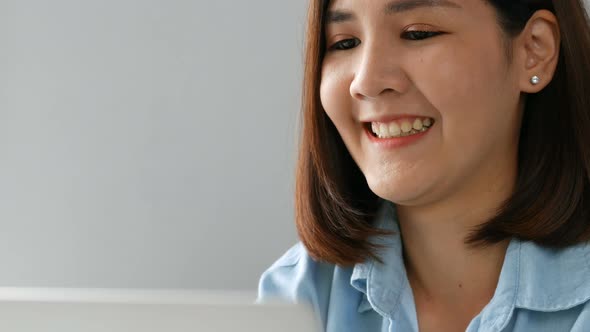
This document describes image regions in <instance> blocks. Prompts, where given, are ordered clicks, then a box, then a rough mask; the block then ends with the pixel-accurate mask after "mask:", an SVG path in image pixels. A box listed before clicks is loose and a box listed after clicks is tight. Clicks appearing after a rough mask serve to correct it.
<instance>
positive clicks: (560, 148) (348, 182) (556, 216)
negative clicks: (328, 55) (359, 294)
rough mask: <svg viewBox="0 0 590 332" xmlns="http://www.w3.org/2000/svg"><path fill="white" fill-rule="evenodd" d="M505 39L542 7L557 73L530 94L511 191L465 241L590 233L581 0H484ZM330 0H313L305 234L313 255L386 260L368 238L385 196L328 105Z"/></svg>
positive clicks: (302, 174) (571, 237)
mask: <svg viewBox="0 0 590 332" xmlns="http://www.w3.org/2000/svg"><path fill="white" fill-rule="evenodd" d="M485 1H486V2H487V3H489V4H490V5H492V6H493V7H494V8H495V10H496V12H497V14H498V22H499V25H500V26H501V27H502V30H503V31H504V34H505V36H506V37H507V38H512V37H514V36H516V35H518V33H519V32H520V31H522V29H523V28H524V26H525V25H526V23H527V21H528V19H529V18H530V17H531V15H532V14H533V13H534V12H535V11H537V10H539V9H547V10H550V11H551V12H553V13H554V14H555V15H556V17H557V19H558V22H559V25H560V31H561V46H560V57H559V60H558V61H559V62H558V65H557V68H556V72H555V76H554V78H553V80H552V81H551V82H550V83H549V85H548V86H547V87H545V89H543V90H542V91H541V92H539V93H537V94H531V95H528V96H527V101H526V106H525V110H524V115H523V116H524V117H523V123H522V128H521V133H520V142H519V155H518V177H517V181H516V187H515V190H514V192H513V194H512V196H511V197H510V198H509V199H508V200H507V201H506V202H504V203H503V204H502V206H501V207H500V208H499V209H498V211H497V214H496V215H495V216H494V217H493V218H491V219H490V220H489V221H487V222H486V223H484V224H482V225H481V226H479V227H478V228H477V229H474V230H473V232H472V233H471V235H470V236H469V237H468V238H467V239H465V242H466V243H467V244H469V245H472V246H485V245H487V244H493V243H497V242H500V241H502V240H504V239H507V238H510V237H513V236H515V237H518V238H521V239H523V240H531V241H535V242H536V243H538V244H540V245H544V246H549V247H565V246H569V245H572V244H575V243H579V242H582V241H587V240H590V218H589V217H590V215H589V210H590V24H589V20H588V14H587V13H586V11H585V9H584V5H583V3H582V2H581V1H582V0H555V1H551V0H485ZM328 5H329V0H310V3H309V9H308V22H307V33H306V36H307V38H306V53H305V72H304V82H303V93H302V122H303V123H302V132H301V138H300V145H299V160H298V165H297V174H296V193H295V213H296V216H295V218H296V223H297V230H298V233H299V237H300V239H301V240H302V242H303V243H304V245H305V246H306V248H307V250H308V252H309V253H310V255H311V256H312V257H314V258H315V259H318V260H322V261H327V262H331V263H334V264H338V265H342V266H346V265H352V264H355V263H359V262H362V261H364V260H366V259H367V258H369V257H371V258H375V259H377V260H379V256H378V254H377V249H379V247H378V246H376V245H374V244H373V243H372V242H370V241H369V238H370V237H371V236H375V235H389V234H390V233H388V232H385V231H383V230H380V229H378V228H376V227H375V226H374V225H373V220H374V217H375V214H376V212H377V208H378V207H379V205H380V204H381V202H382V199H380V198H379V197H377V196H376V195H375V194H374V193H373V192H372V191H371V190H370V189H369V187H368V185H367V183H366V180H365V178H364V176H363V174H362V173H361V171H360V170H359V168H358V167H357V165H356V164H355V162H354V161H353V159H352V157H351V156H350V154H349V153H348V151H347V149H346V147H345V146H344V143H343V141H342V139H341V138H340V135H339V134H338V132H337V130H336V128H335V126H334V125H333V123H332V122H331V121H330V119H329V118H328V117H327V115H326V113H325V111H324V110H323V108H322V105H321V102H320V97H319V86H320V73H321V65H322V61H323V55H324V52H325V40H324V38H325V36H324V15H325V13H326V10H327V7H328Z"/></svg>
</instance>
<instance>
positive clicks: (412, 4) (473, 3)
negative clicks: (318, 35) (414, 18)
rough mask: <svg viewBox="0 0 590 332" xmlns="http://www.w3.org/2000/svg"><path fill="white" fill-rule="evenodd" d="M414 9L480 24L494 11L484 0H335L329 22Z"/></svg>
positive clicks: (336, 23) (327, 16)
mask: <svg viewBox="0 0 590 332" xmlns="http://www.w3.org/2000/svg"><path fill="white" fill-rule="evenodd" d="M413 13H429V15H430V14H433V15H436V16H438V17H447V18H452V20H457V19H459V18H461V20H466V21H471V24H476V25H477V24H480V23H482V22H485V21H486V19H488V18H489V17H490V14H494V11H493V8H492V7H491V6H489V3H488V2H487V1H484V0H332V1H330V2H329V4H328V8H327V13H326V21H325V23H326V24H327V25H328V26H332V25H338V23H346V22H355V21H357V20H359V18H361V17H367V18H369V17H371V19H372V18H377V17H379V16H381V17H384V18H386V17H389V16H394V17H402V16H405V15H410V14H413ZM494 17H495V16H494Z"/></svg>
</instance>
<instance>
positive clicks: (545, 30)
mask: <svg viewBox="0 0 590 332" xmlns="http://www.w3.org/2000/svg"><path fill="white" fill-rule="evenodd" d="M518 40H519V41H518V45H517V47H518V49H519V50H520V52H519V54H520V56H519V59H520V62H519V63H520V64H522V67H521V68H522V71H521V75H520V76H521V77H520V79H519V85H520V89H521V90H522V91H523V92H527V93H537V92H539V91H541V90H543V89H544V88H545V87H546V86H547V84H549V82H550V81H551V80H552V79H553V75H554V74H555V69H556V68H557V62H558V60H559V49H560V43H561V37H560V31H559V24H558V23H557V18H556V17H555V15H554V14H553V13H552V12H550V11H548V10H544V9H543V10H538V11H537V12H535V13H534V14H533V16H532V17H531V18H530V19H529V21H528V23H527V25H526V26H525V28H524V30H523V31H522V32H521V34H520V36H519V37H518ZM534 76H537V77H538V78H539V79H540V80H539V82H538V83H537V84H533V83H532V82H531V79H532V78H533V77H534Z"/></svg>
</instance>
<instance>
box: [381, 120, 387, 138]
mask: <svg viewBox="0 0 590 332" xmlns="http://www.w3.org/2000/svg"><path fill="white" fill-rule="evenodd" d="M379 132H380V133H381V135H383V137H387V136H389V126H387V125H386V124H385V123H382V124H381V125H379Z"/></svg>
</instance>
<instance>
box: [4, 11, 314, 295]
mask: <svg viewBox="0 0 590 332" xmlns="http://www.w3.org/2000/svg"><path fill="white" fill-rule="evenodd" d="M305 6H306V1H276V0H254V1H212V0H210V1H201V0H196V1H195V0H185V1H183V0H166V1H164V0H101V1H90V0H84V1H80V0H53V1H41V0H18V1H17V0H13V1H6V0H0V43H1V44H0V45H1V51H0V73H1V74H0V157H1V164H0V262H2V263H1V265H0V286H27V287H54V286H55V287H133V288H137V287H139V288H152V287H154V288H208V289H212V288H213V289H215V288H226V289H227V288H229V289H246V290H254V289H255V288H256V282H257V280H258V276H259V274H260V273H261V272H262V270H264V269H265V268H266V267H267V266H268V265H270V264H271V263H272V261H273V260H275V259H276V258H277V257H278V256H279V255H280V254H281V253H282V252H283V251H284V250H285V249H287V248H288V247H289V246H291V245H292V244H293V243H295V241H296V235H295V228H294V225H293V217H292V213H293V206H292V191H293V168H294V167H293V163H294V161H295V137H296V128H297V112H298V109H299V96H300V91H299V90H300V81H301V78H300V75H301V74H300V72H301V62H302V60H301V59H302V44H303V42H302V40H303V22H304V16H305Z"/></svg>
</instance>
